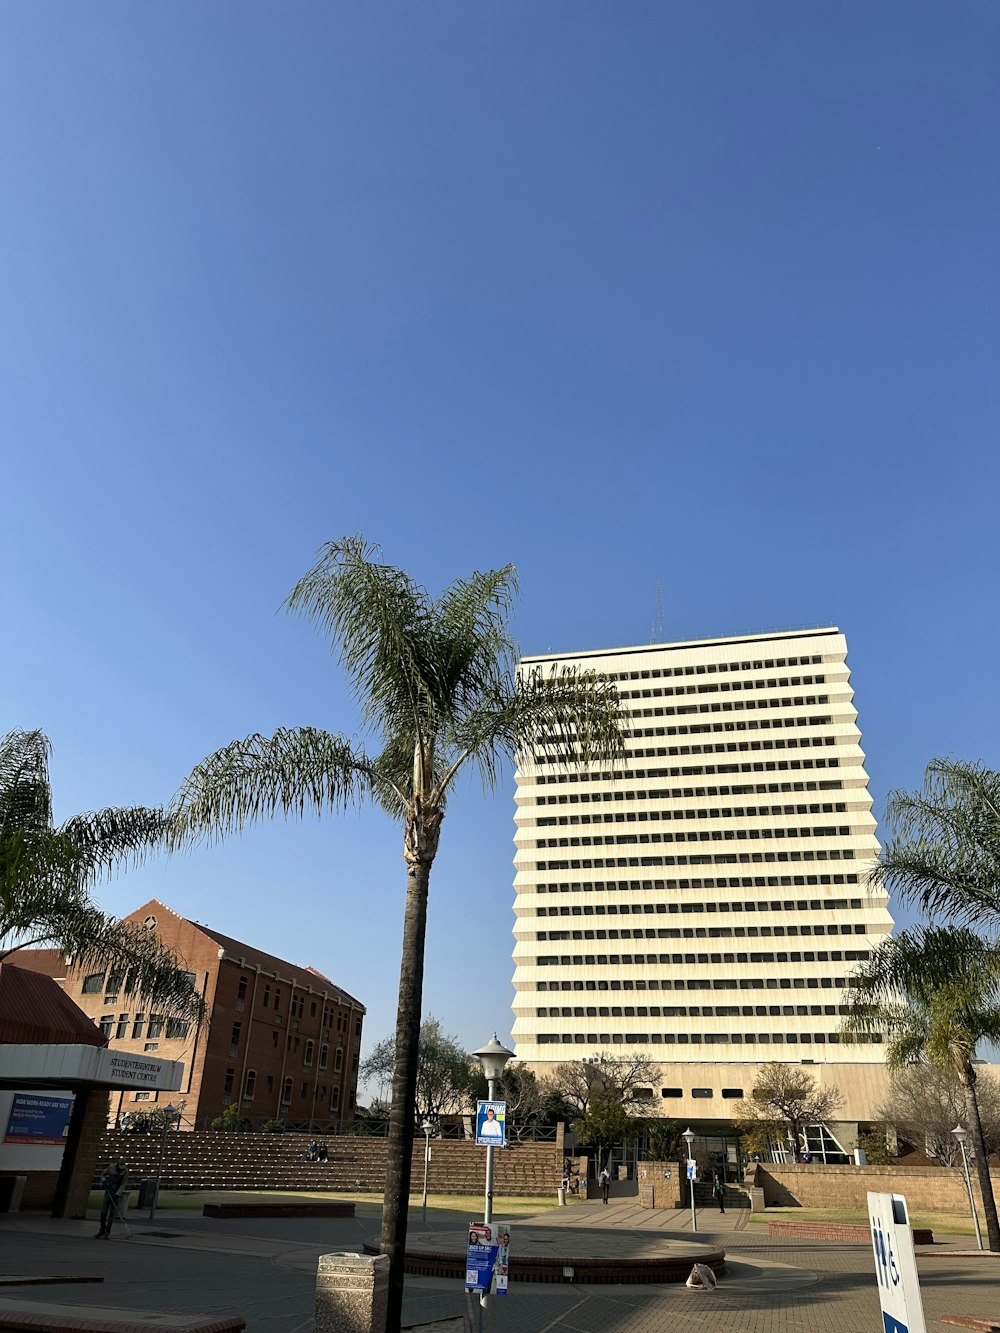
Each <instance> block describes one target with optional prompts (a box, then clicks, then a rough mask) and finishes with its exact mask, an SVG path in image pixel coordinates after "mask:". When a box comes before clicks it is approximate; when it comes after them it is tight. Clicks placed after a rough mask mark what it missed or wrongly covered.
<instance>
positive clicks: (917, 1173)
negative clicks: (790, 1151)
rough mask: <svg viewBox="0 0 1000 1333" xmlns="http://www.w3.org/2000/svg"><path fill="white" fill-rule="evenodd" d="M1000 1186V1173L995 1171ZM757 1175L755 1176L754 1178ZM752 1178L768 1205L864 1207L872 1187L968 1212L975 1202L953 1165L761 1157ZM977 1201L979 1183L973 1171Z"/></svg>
mask: <svg viewBox="0 0 1000 1333" xmlns="http://www.w3.org/2000/svg"><path fill="white" fill-rule="evenodd" d="M991 1175H992V1178H993V1182H994V1189H996V1190H1000V1173H997V1172H996V1171H994V1172H992V1173H991ZM751 1176H752V1177H753V1178H751ZM747 1184H748V1185H755V1186H759V1187H761V1188H763V1191H764V1202H765V1204H766V1205H767V1206H768V1207H772V1208H773V1207H781V1206H783V1205H784V1206H792V1207H794V1206H795V1205H798V1206H799V1207H802V1208H864V1207H865V1206H866V1204H867V1202H868V1200H867V1194H868V1191H869V1190H872V1191H874V1192H877V1193H882V1194H889V1193H893V1194H902V1195H904V1196H905V1197H906V1202H907V1205H908V1206H909V1208H910V1210H911V1211H912V1210H913V1209H926V1210H933V1211H940V1212H948V1213H964V1212H966V1211H967V1210H968V1207H969V1196H968V1194H967V1193H966V1189H965V1180H964V1178H963V1176H962V1172H961V1170H960V1168H958V1167H948V1166H931V1167H916V1166H912V1167H911V1166H822V1165H819V1164H816V1163H813V1164H812V1165H810V1166H805V1165H797V1164H796V1165H793V1164H791V1163H789V1164H788V1165H787V1166H779V1165H777V1164H772V1163H770V1162H768V1163H761V1162H758V1163H757V1164H756V1166H755V1167H754V1168H753V1169H752V1172H751V1173H750V1174H748V1176H747ZM972 1188H973V1192H974V1194H975V1197H976V1200H977V1202H978V1201H979V1186H978V1183H977V1181H976V1177H975V1173H974V1172H973V1173H972Z"/></svg>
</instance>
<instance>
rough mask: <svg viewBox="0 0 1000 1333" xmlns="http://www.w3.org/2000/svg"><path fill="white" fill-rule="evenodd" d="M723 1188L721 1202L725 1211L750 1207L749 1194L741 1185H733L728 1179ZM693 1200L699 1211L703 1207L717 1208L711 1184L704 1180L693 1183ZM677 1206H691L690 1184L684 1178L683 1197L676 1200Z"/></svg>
mask: <svg viewBox="0 0 1000 1333" xmlns="http://www.w3.org/2000/svg"><path fill="white" fill-rule="evenodd" d="M723 1189H724V1193H723V1196H722V1202H723V1204H724V1205H725V1208H726V1212H729V1211H730V1210H733V1211H735V1210H737V1209H740V1208H749V1207H750V1195H749V1194H748V1193H747V1192H746V1190H745V1189H744V1188H743V1187H742V1186H741V1185H735V1184H733V1182H732V1181H729V1182H727V1184H726V1185H725V1186H724V1187H723ZM694 1202H695V1207H696V1208H697V1209H698V1211H699V1212H701V1211H702V1210H704V1209H711V1208H715V1209H716V1210H718V1207H719V1205H718V1203H716V1200H715V1195H714V1194H713V1193H712V1186H711V1185H709V1184H707V1183H706V1182H705V1181H698V1182H697V1184H696V1185H695V1187H694ZM677 1207H678V1208H690V1207H691V1186H690V1184H689V1183H688V1182H687V1181H686V1180H685V1181H684V1182H683V1197H682V1198H681V1199H680V1200H678V1202H677Z"/></svg>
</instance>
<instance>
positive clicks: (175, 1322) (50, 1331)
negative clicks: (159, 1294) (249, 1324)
mask: <svg viewBox="0 0 1000 1333" xmlns="http://www.w3.org/2000/svg"><path fill="white" fill-rule="evenodd" d="M65 1309H66V1307H65V1306H60V1307H58V1310H59V1311H62V1312H63V1313H60V1312H57V1308H56V1307H54V1306H52V1305H45V1304H42V1303H41V1302H35V1301H18V1304H17V1309H16V1310H14V1309H12V1308H11V1306H10V1305H9V1304H7V1305H3V1306H0V1329H22V1330H24V1333H240V1330H241V1329H245V1328H246V1320H244V1319H241V1318H240V1317H239V1316H238V1315H231V1316H229V1317H225V1316H223V1317H222V1318H220V1317H219V1316H217V1315H197V1314H192V1315H184V1314H177V1313H175V1312H171V1313H169V1314H163V1313H160V1312H158V1311H156V1310H120V1309H113V1308H111V1307H108V1308H98V1307H96V1306H94V1307H92V1308H90V1309H80V1308H78V1309H77V1311H76V1312H75V1313H73V1314H66V1313H64V1312H65Z"/></svg>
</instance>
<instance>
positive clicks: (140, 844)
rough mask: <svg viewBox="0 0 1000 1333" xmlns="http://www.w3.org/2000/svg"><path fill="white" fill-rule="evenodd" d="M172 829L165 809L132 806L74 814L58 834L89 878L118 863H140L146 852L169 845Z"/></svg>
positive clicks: (106, 870) (110, 868)
mask: <svg viewBox="0 0 1000 1333" xmlns="http://www.w3.org/2000/svg"><path fill="white" fill-rule="evenodd" d="M169 829H170V822H169V820H168V819H167V817H166V815H165V814H164V813H163V811H162V810H157V809H147V808H146V807H145V806H132V807H128V808H121V809H108V810H95V811H92V812H90V813H89V814H81V815H74V816H73V818H72V819H68V820H67V821H66V823H65V824H63V825H62V827H61V828H60V829H59V830H58V833H59V835H60V836H61V837H63V838H65V840H66V842H67V843H68V845H69V846H70V847H71V848H72V849H73V851H74V853H75V854H76V856H77V858H78V861H79V864H80V867H81V871H82V873H83V874H84V876H85V878H86V879H88V880H89V879H93V878H96V876H98V875H99V874H102V873H107V872H108V871H110V870H113V869H114V868H115V867H117V866H121V865H126V866H127V865H138V864H140V862H141V861H142V860H143V858H144V856H145V855H146V853H147V852H149V851H151V850H154V849H156V848H161V847H165V846H166V842H167V833H168V831H169Z"/></svg>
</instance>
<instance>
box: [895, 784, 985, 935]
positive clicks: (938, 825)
mask: <svg viewBox="0 0 1000 1333" xmlns="http://www.w3.org/2000/svg"><path fill="white" fill-rule="evenodd" d="M886 819H887V822H888V824H889V826H890V828H891V830H892V836H891V837H890V839H889V841H888V842H887V843H886V846H885V850H884V851H883V853H882V857H881V859H880V860H879V862H878V863H877V864H876V866H875V867H874V869H873V870H872V872H871V874H870V876H869V879H870V881H871V882H873V883H875V884H877V885H880V886H881V887H882V888H884V889H885V890H886V891H887V892H891V893H895V894H897V895H898V897H899V898H900V899H902V900H903V901H904V902H916V903H919V904H920V905H921V906H922V907H923V909H924V911H925V912H926V913H927V914H928V915H929V916H937V915H940V916H945V917H950V918H954V919H958V920H961V921H966V922H969V923H971V924H975V923H977V922H989V923H991V924H992V925H996V924H998V923H1000V773H997V772H995V771H994V770H993V769H990V768H986V767H985V765H983V764H975V763H967V762H965V761H963V760H960V759H933V760H932V761H931V762H930V764H928V766H927V770H926V772H925V774H924V786H923V790H922V791H920V792H917V793H915V794H913V795H911V794H909V793H907V792H900V791H897V792H893V793H892V794H891V795H890V797H889V800H888V802H887V804H886Z"/></svg>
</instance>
